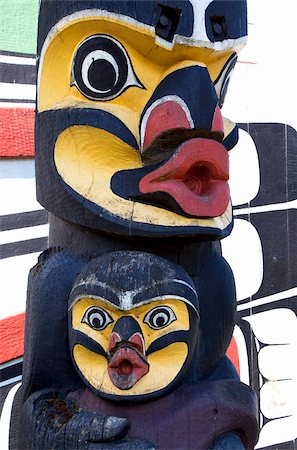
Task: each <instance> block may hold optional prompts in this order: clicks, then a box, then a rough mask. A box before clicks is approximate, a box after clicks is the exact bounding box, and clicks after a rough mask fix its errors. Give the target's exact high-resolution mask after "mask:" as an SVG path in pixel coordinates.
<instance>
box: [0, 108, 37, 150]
mask: <svg viewBox="0 0 297 450" xmlns="http://www.w3.org/2000/svg"><path fill="white" fill-rule="evenodd" d="M34 117H35V111H34V109H29V108H1V109H0V157H9V158H15V157H26V158H28V157H33V156H34Z"/></svg>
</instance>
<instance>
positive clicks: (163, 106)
mask: <svg viewBox="0 0 297 450" xmlns="http://www.w3.org/2000/svg"><path fill="white" fill-rule="evenodd" d="M175 128H187V129H189V128H191V127H190V123H189V120H188V118H187V115H186V112H185V111H184V110H183V108H182V107H181V106H180V105H179V104H178V103H177V102H175V101H167V102H164V103H160V104H159V105H157V106H156V107H155V108H154V109H153V110H152V111H151V113H150V115H149V117H148V120H147V123H146V128H145V131H144V137H143V145H142V147H143V149H146V148H147V147H148V146H149V145H150V144H151V143H152V141H153V140H154V139H155V138H156V137H157V136H158V135H159V134H161V133H162V132H164V131H168V130H173V129H175Z"/></svg>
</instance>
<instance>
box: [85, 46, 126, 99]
mask: <svg viewBox="0 0 297 450" xmlns="http://www.w3.org/2000/svg"><path fill="white" fill-rule="evenodd" d="M99 59H103V60H104V61H108V62H109V63H110V64H111V65H112V67H113V69H114V71H115V74H116V79H115V82H114V85H115V84H116V83H117V81H118V79H119V66H118V64H117V62H116V60H115V59H114V57H113V56H112V55H111V54H110V53H108V52H106V51H104V50H94V51H93V52H91V53H89V54H88V55H87V56H86V57H85V59H84V61H83V63H82V67H81V75H82V79H83V82H84V83H85V85H86V86H87V87H88V88H89V89H90V90H91V91H93V92H98V93H100V94H103V93H107V92H109V91H110V89H108V90H105V91H101V90H99V89H95V88H94V87H93V86H92V85H91V84H90V82H89V77H88V72H89V68H90V66H91V65H92V64H93V62H94V61H97V60H99Z"/></svg>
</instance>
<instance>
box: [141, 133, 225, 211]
mask: <svg viewBox="0 0 297 450" xmlns="http://www.w3.org/2000/svg"><path fill="white" fill-rule="evenodd" d="M228 178H229V160H228V153H227V150H226V149H225V147H224V146H223V145H222V144H221V143H219V142H217V141H214V140H212V139H205V138H196V139H191V140H190V141H187V142H185V143H184V144H182V145H181V146H180V148H179V149H178V150H177V151H176V152H175V154H174V155H173V156H172V157H171V158H170V159H169V160H168V161H167V162H165V163H164V164H163V165H161V166H160V167H159V168H158V169H156V170H154V171H153V172H151V173H149V174H147V175H145V176H144V177H143V178H142V179H141V180H140V182H139V190H140V192H141V193H143V194H147V193H157V192H165V193H167V194H168V195H170V196H171V197H172V198H173V199H174V200H175V201H176V202H177V204H178V205H179V206H180V207H181V209H182V210H183V211H184V212H185V213H187V214H189V215H191V216H194V217H217V216H220V215H222V214H223V213H224V212H225V211H226V209H227V206H228V203H229V198H230V193H229V186H228V183H227V180H228Z"/></svg>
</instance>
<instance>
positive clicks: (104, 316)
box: [82, 306, 113, 330]
mask: <svg viewBox="0 0 297 450" xmlns="http://www.w3.org/2000/svg"><path fill="white" fill-rule="evenodd" d="M112 322H113V319H112V318H111V317H110V315H109V314H108V313H107V312H106V311H104V309H102V308H98V307H95V306H92V307H91V308H89V309H88V310H87V311H86V312H85V315H84V317H83V318H82V323H87V324H88V325H89V326H90V327H91V328H93V330H104V328H106V327H107V325H109V324H110V323H112Z"/></svg>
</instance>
